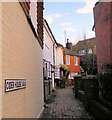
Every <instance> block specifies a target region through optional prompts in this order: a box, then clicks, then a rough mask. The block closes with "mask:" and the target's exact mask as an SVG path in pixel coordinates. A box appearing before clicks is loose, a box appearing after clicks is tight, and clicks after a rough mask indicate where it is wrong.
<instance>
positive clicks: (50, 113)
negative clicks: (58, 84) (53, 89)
mask: <svg viewBox="0 0 112 120" xmlns="http://www.w3.org/2000/svg"><path fill="white" fill-rule="evenodd" d="M46 109H47V110H46ZM44 111H45V112H44V114H43V116H42V118H45V117H46V118H71V119H72V118H73V119H80V120H83V118H84V119H87V120H94V118H93V117H92V116H91V115H89V114H88V113H87V112H86V111H85V110H84V107H83V105H82V103H81V102H80V101H79V100H78V99H76V98H75V97H74V93H73V91H72V87H67V88H65V89H58V90H57V95H56V97H55V101H54V103H52V104H49V105H47V107H45V110H44Z"/></svg>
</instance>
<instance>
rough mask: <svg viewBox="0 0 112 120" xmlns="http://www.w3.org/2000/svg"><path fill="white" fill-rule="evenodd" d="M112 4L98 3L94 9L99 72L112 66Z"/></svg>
mask: <svg viewBox="0 0 112 120" xmlns="http://www.w3.org/2000/svg"><path fill="white" fill-rule="evenodd" d="M111 11H112V2H97V3H96V4H95V7H94V23H95V24H94V28H95V34H96V51H97V64H98V72H104V71H106V70H107V69H108V67H109V66H110V65H112V34H111V33H112V27H111V26H112V16H111V15H112V12H111Z"/></svg>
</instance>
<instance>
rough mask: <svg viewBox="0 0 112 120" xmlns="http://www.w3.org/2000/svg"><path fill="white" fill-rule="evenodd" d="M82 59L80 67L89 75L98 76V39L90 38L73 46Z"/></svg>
mask: <svg viewBox="0 0 112 120" xmlns="http://www.w3.org/2000/svg"><path fill="white" fill-rule="evenodd" d="M73 51H75V52H76V53H77V54H78V55H79V57H80V66H81V67H82V68H83V70H84V71H85V72H87V73H88V74H97V54H96V39H95V38H89V39H85V40H81V41H79V42H78V43H77V44H76V45H74V46H73Z"/></svg>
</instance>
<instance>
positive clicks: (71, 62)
mask: <svg viewBox="0 0 112 120" xmlns="http://www.w3.org/2000/svg"><path fill="white" fill-rule="evenodd" d="M63 60H64V64H65V65H66V66H67V67H68V68H69V70H70V71H71V74H70V76H69V79H73V76H75V75H76V74H78V73H80V58H79V57H78V55H77V54H76V52H74V51H72V44H71V43H69V41H67V44H66V48H64V51H63Z"/></svg>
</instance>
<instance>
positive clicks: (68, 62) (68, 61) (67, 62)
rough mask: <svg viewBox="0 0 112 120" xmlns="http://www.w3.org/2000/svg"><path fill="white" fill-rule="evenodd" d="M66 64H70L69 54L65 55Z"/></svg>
mask: <svg viewBox="0 0 112 120" xmlns="http://www.w3.org/2000/svg"><path fill="white" fill-rule="evenodd" d="M66 64H67V65H70V56H69V55H66Z"/></svg>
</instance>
